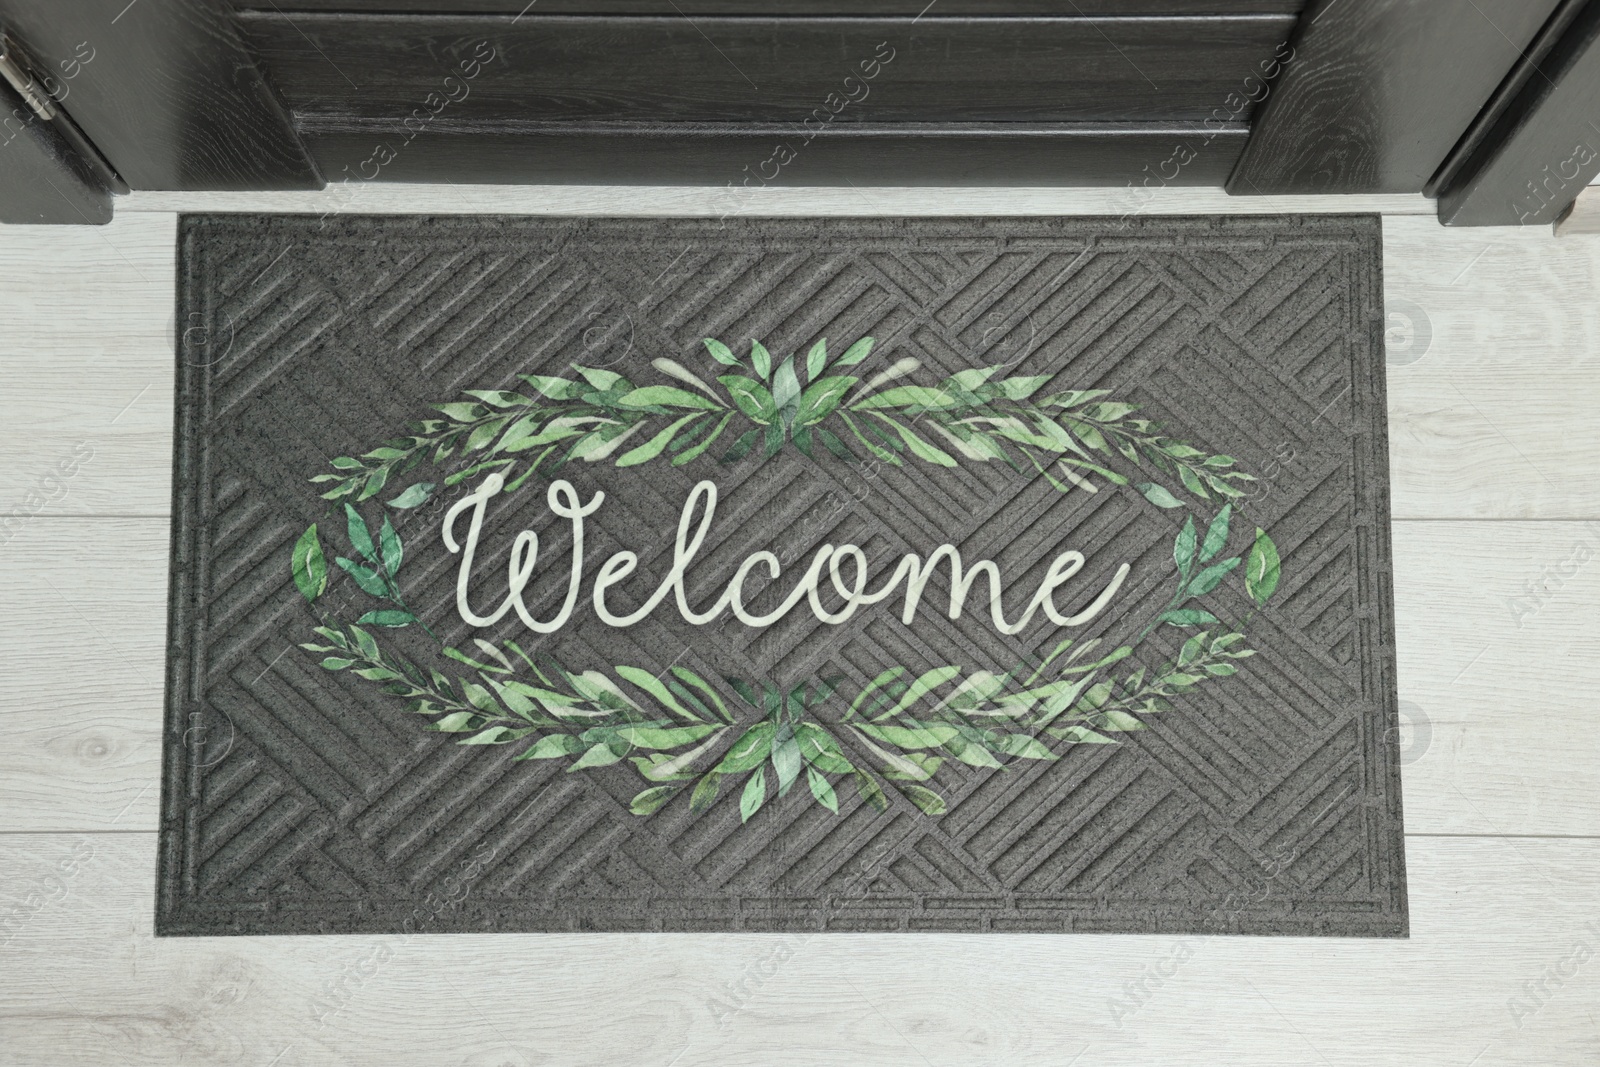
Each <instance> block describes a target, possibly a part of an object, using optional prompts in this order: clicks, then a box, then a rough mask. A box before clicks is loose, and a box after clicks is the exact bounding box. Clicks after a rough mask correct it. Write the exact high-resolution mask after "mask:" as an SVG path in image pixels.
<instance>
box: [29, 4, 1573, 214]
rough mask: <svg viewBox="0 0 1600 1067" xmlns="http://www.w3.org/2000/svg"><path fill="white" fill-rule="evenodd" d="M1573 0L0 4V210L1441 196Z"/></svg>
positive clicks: (1474, 167)
mask: <svg viewBox="0 0 1600 1067" xmlns="http://www.w3.org/2000/svg"><path fill="white" fill-rule="evenodd" d="M1597 5H1600V0H1589V2H1585V0H1429V2H1428V3H1426V4H1422V3H1416V2H1412V0H1332V2H1328V0H1314V2H1313V3H1312V5H1311V6H1310V7H1305V6H1304V4H1303V0H932V2H929V0H791V2H789V3H782V4H780V3H771V2H761V0H532V2H530V0H132V2H130V0H0V23H3V28H4V30H5V32H6V33H7V35H8V37H9V38H10V41H11V44H10V45H9V47H8V55H12V56H15V57H16V61H17V66H18V68H19V69H20V70H21V71H22V73H21V74H20V75H19V76H20V77H21V78H23V79H24V80H26V79H28V78H30V77H31V78H32V79H34V85H33V89H34V91H35V93H36V94H37V93H41V92H42V94H43V95H44V96H45V97H47V98H48V99H47V100H46V101H45V104H46V110H53V111H54V112H56V114H55V115H53V116H47V115H45V114H43V113H42V112H41V111H39V110H38V109H30V108H29V106H28V104H27V101H26V99H25V96H26V86H24V89H25V93H24V95H18V94H17V93H16V92H14V91H13V90H12V88H11V87H9V86H6V85H0V97H4V100H3V101H0V102H4V103H5V105H6V107H7V108H8V109H9V111H10V114H11V116H12V117H11V120H10V122H9V124H8V125H7V131H8V132H10V133H11V135H12V136H11V139H10V140H9V141H7V142H6V148H7V149H8V151H6V152H0V218H4V219H7V220H9V221H104V219H105V218H108V217H109V213H110V209H111V203H112V194H113V192H115V191H118V190H120V189H122V188H124V187H127V188H132V189H180V190H181V189H295V188H307V189H313V188H319V187H321V186H323V185H324V184H326V183H329V182H367V181H434V182H444V181H448V182H456V183H462V182H496V183H545V182H592V183H603V184H627V183H636V184H660V183H694V184H710V185H716V186H725V187H729V188H731V189H734V190H741V189H748V188H755V187H759V186H764V185H771V184H787V185H817V184H844V183H854V184H858V185H864V184H879V185H907V184H999V185H1086V186H1117V187H1126V188H1131V189H1134V190H1139V189H1146V188H1156V187H1161V186H1168V185H1208V186H1217V185H1224V184H1226V185H1227V186H1228V188H1229V190H1230V191H1232V192H1235V193H1239V194H1244V195H1248V194H1252V193H1263V192H1335V193H1336V192H1374V191H1384V192H1403V191H1420V190H1422V189H1423V188H1424V187H1425V186H1426V187H1428V188H1429V189H1430V191H1433V190H1435V189H1436V188H1437V189H1439V190H1443V191H1444V192H1446V193H1447V194H1449V193H1451V192H1452V191H1455V192H1459V190H1460V188H1461V187H1462V183H1464V182H1469V181H1470V180H1471V179H1472V177H1473V176H1474V175H1475V174H1477V173H1479V172H1480V171H1481V170H1482V169H1483V168H1484V167H1486V166H1488V165H1489V162H1492V161H1493V160H1492V159H1491V158H1490V156H1486V155H1485V152H1486V151H1488V150H1487V149H1485V148H1484V145H1485V144H1488V145H1489V146H1490V148H1492V147H1494V145H1495V144H1498V142H1497V141H1494V138H1493V136H1491V135H1493V134H1494V131H1495V130H1496V129H1498V127H1495V126H1494V125H1493V124H1492V123H1489V122H1488V120H1487V119H1485V118H1484V115H1485V113H1486V112H1487V111H1489V110H1492V109H1493V108H1495V107H1499V108H1500V110H1501V111H1502V112H1504V113H1505V114H1510V115H1513V116H1516V115H1521V114H1523V113H1525V112H1527V111H1528V110H1529V107H1531V106H1533V105H1529V104H1528V103H1527V102H1525V101H1524V102H1522V103H1521V104H1518V105H1517V106H1515V107H1513V106H1512V104H1513V103H1515V102H1516V101H1515V100H1513V97H1514V95H1515V94H1514V92H1513V89H1512V88H1508V85H1509V84H1510V81H1511V80H1512V78H1513V73H1514V70H1515V69H1516V68H1518V66H1519V64H1520V65H1521V66H1522V67H1524V68H1528V69H1529V70H1539V69H1540V68H1539V67H1538V63H1539V62H1540V57H1541V56H1543V55H1545V54H1546V53H1545V52H1542V51H1540V49H1541V48H1542V47H1543V46H1542V45H1541V44H1540V42H1541V41H1545V40H1547V39H1548V40H1550V41H1556V42H1559V41H1561V40H1563V39H1566V31H1567V29H1568V28H1570V26H1573V25H1577V22H1575V21H1574V19H1575V13H1576V12H1578V11H1579V10H1580V9H1583V10H1589V9H1594V8H1596V7H1597ZM1469 8H1470V9H1471V10H1470V12H1469V10H1468V9H1469ZM1474 13H1475V14H1474ZM1469 16H1470V17H1469ZM1580 21H1581V20H1580ZM1584 25H1587V23H1585V24H1584ZM1551 47H1552V48H1553V47H1554V46H1553V45H1552V46H1551ZM1580 58H1581V50H1580ZM1567 63H1568V66H1569V67H1571V66H1581V65H1582V64H1581V63H1577V62H1575V61H1571V60H1570V57H1569V60H1568V61H1567ZM13 80H14V81H15V76H14V77H13ZM1501 119H1502V125H1504V124H1505V123H1506V122H1510V121H1511V120H1510V119H1506V118H1505V116H1504V114H1502V115H1501ZM1472 138H1476V141H1474V142H1473V143H1474V145H1475V146H1476V147H1475V151H1476V152H1477V154H1476V155H1473V154H1471V153H1467V152H1465V150H1464V149H1463V148H1462V147H1461V146H1462V145H1463V144H1464V143H1465V142H1466V141H1468V140H1471V139H1472ZM1486 138H1487V140H1486ZM1490 155H1491V156H1492V153H1490ZM1597 160H1600V156H1597ZM1447 162H1449V163H1450V165H1451V167H1453V168H1454V169H1453V170H1451V171H1450V173H1449V174H1448V175H1446V176H1445V177H1447V178H1448V182H1446V181H1443V180H1442V179H1441V178H1440V175H1441V173H1442V170H1441V168H1444V166H1445V164H1446V163H1447ZM1500 165H1501V167H1502V169H1505V161H1504V160H1503V159H1502V160H1500ZM1512 169H1514V168H1512ZM1595 169H1597V170H1600V162H1597V163H1596V168H1595ZM1430 183H1431V184H1430ZM1451 183H1453V184H1451ZM1457 199H1458V200H1459V199H1461V198H1460V197H1459V196H1458V197H1457ZM1480 199H1481V198H1480ZM1452 202H1454V201H1452ZM1461 214H1463V215H1464V216H1466V215H1470V214H1471V212H1461ZM1461 221H1469V219H1468V218H1466V217H1463V219H1462V220H1461Z"/></svg>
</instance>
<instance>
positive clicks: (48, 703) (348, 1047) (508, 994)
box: [0, 186, 1600, 1067]
mask: <svg viewBox="0 0 1600 1067" xmlns="http://www.w3.org/2000/svg"><path fill="white" fill-rule="evenodd" d="M723 199H725V198H723ZM721 202H722V201H721V200H719V199H718V198H717V197H715V196H714V195H713V194H710V193H708V192H705V191H699V190H683V189H676V190H666V189H663V190H639V189H628V190H617V189H493V188H481V187H480V188H471V189H469V188H455V187H449V188H436V187H421V186H418V187H403V186H388V187H380V186H372V187H367V188H362V189H359V190H356V191H355V192H354V193H353V194H346V193H345V192H343V191H338V190H336V191H334V192H329V193H323V194H292V195H244V194H237V195H235V194H226V195H225V194H189V195H177V194H136V195H134V196H133V197H130V198H126V199H124V200H122V201H120V202H119V205H118V212H117V219H116V221H115V222H114V223H113V224H112V225H110V226H108V227H105V228H98V229H96V228H89V227H59V228H45V227H5V228H3V229H0V292H3V306H4V308H5V309H6V314H5V316H4V319H3V321H0V604H3V605H4V613H3V615H0V1063H3V1064H8V1065H9V1064H25V1065H30V1067H31V1065H40V1064H70V1065H74V1067H87V1065H97V1064H107V1065H117V1067H122V1065H127V1064H196V1065H208V1067H209V1065H218V1064H250V1065H259V1067H292V1065H298V1064H374V1065H385V1067H387V1065H409V1064H419V1065H436V1064H471V1065H482V1067H500V1065H508V1064H509V1065H516V1067H524V1065H535V1064H539V1065H544V1064H551V1065H555V1064H580V1063H581V1064H607V1065H610V1064H629V1065H633V1064H640V1065H646V1064H656V1065H663V1067H664V1065H668V1064H680V1065H684V1067H689V1065H694V1064H713V1063H714V1064H736V1065H757V1064H767V1063H780V1062H781V1063H785V1064H793V1065H804V1064H845V1063H851V1064H853V1063H871V1064H873V1065H900V1064H905V1065H911V1067H922V1065H927V1067H932V1065H940V1067H943V1065H946V1064H948V1065H952V1067H954V1065H967V1064H978V1063H996V1064H1006V1065H1013V1064H1051V1065H1060V1067H1064V1065H1066V1064H1070V1063H1077V1064H1080V1065H1083V1067H1088V1065H1098V1064H1138V1065H1148V1064H1161V1065H1176V1064H1219V1065H1227V1067H1236V1065H1248V1064H1273V1065H1277V1064H1306V1065H1310V1067H1325V1065H1334V1064H1339V1065H1342V1064H1353V1065H1354V1064H1359V1065H1362V1067H1366V1065H1370V1064H1380V1063H1395V1064H1406V1065H1408V1067H1409V1065H1421V1064H1452V1065H1461V1067H1467V1065H1471V1064H1475V1065H1479V1067H1492V1065H1497V1064H1530V1065H1538V1067H1552V1065H1557V1064H1583V1065H1588V1067H1593V1065H1596V1064H1600V958H1597V957H1600V699H1597V696H1596V693H1597V691H1600V562H1595V557H1597V556H1600V418H1597V415H1596V413H1597V412H1600V236H1578V237H1569V238H1563V239H1559V240H1557V239H1555V238H1553V237H1552V236H1551V235H1550V231H1549V230H1547V229H1542V228H1541V229H1529V230H1527V231H1508V230H1445V229H1442V228H1440V227H1439V226H1438V225H1437V224H1436V223H1435V222H1434V220H1433V218H1432V216H1431V211H1430V209H1431V205H1430V204H1428V203H1427V202H1425V201H1423V200H1421V199H1420V198H1411V197H1388V198H1349V199H1345V200H1341V201H1337V202H1335V201H1326V200H1324V201H1316V200H1310V201H1305V202H1300V201H1296V200H1291V199H1278V198H1273V199H1266V200H1250V199H1241V200H1230V199H1228V198H1226V197H1224V196H1222V195H1221V194H1220V193H1211V192H1197V193H1171V194H1167V195H1163V196H1161V197H1160V198H1158V199H1156V200H1155V201H1153V202H1152V203H1151V204H1149V205H1146V206H1145V208H1144V210H1146V211H1160V212H1164V213H1175V212H1203V211H1230V210H1231V211H1261V210H1340V211H1349V210H1367V211H1373V210H1378V211H1384V212H1385V213H1386V217H1385V225H1384V243H1385V255H1384V268H1385V288H1386V292H1387V296H1388V300H1389V303H1390V308H1391V311H1399V312H1400V313H1401V314H1400V315H1396V316H1394V317H1392V319H1391V324H1392V326H1393V331H1392V343H1393V347H1392V349H1391V360H1392V362H1391V365H1390V367H1389V416H1390V449H1391V455H1392V461H1393V468H1394V469H1393V500H1394V515H1395V518H1396V522H1395V527H1394V540H1395V556H1396V571H1397V573H1396V590H1397V592H1396V600H1397V614H1398V620H1399V656H1400V695H1401V698H1402V701H1403V702H1404V704H1403V707H1404V709H1405V711H1406V713H1407V716H1408V718H1409V719H1410V721H1411V722H1412V724H1413V725H1412V727H1411V730H1410V732H1409V736H1408V739H1407V740H1406V742H1405V745H1406V747H1405V757H1404V758H1405V760H1406V764H1405V770H1404V775H1405V820H1406V829H1407V831H1408V835H1407V865H1408V867H1409V870H1410V893H1411V909H1412V912H1411V914H1412V919H1411V928H1412V936H1411V938H1410V940H1408V941H1355V940H1289V939H1279V940H1274V939H1250V938H1213V939H1207V938H1176V937H1161V936H1157V937H1133V936H1066V937H1062V936H1015V935H1011V936H1000V935H989V936H941V935H918V936H906V935H894V936H841V935H835V936H814V937H805V936H777V935H774V936H767V935H726V936H687V935H587V936H566V935H531V936H515V935H503V936H458V937H414V938H410V939H408V938H405V937H299V938H291V937H274V938H254V939H240V938H233V939H226V938H224V939H164V940H161V941H156V940H155V939H153V938H152V936H151V916H152V910H153V901H152V895H153V889H154V884H155V847H156V835H155V828H156V819H157V795H158V792H159V789H158V784H157V782H158V774H159V768H160V757H161V753H160V744H159V730H160V721H161V700H162V692H161V680H162V657H163V643H164V634H163V630H164V622H165V590H166V548H167V512H168V503H169V496H170V490H169V484H168V470H169V461H170V449H171V437H170V434H171V422H172V414H171V412H172V380H173V379H172V367H171V364H172V332H173V322H172V317H173V310H172V309H173V274H174V255H173V235H174V221H175V216H174V214H173V212H175V211H178V210H213V209H214V210H264V209H265V210H310V211H316V212H321V211H324V210H328V209H330V208H332V209H337V210H363V211H365V210H388V211H408V210H409V211H516V212H554V213H563V214H575V213H585V212H587V213H613V214H616V213H626V214H650V213H656V214H693V213H706V212H707V211H713V212H714V211H715V210H717V208H718V207H719V205H720V204H721ZM1130 206H1132V205H1131V204H1130V202H1129V200H1128V198H1127V197H1126V196H1125V195H1122V194H1115V193H1099V192H1083V191H1080V192H1071V191H1044V190H989V191H974V190H968V191H954V190H944V191H940V190H852V189H844V190H826V191H824V190H811V191H805V190H799V191H790V192H787V193H781V194H777V195H775V196H772V197H763V198H762V199H760V200H758V201H752V203H751V204H750V205H749V206H747V208H746V210H747V211H750V212H762V213H786V214H795V213H847V214H864V213H909V214H923V213H925V214H933V213H937V214H962V213H990V214H1030V213H1052V214H1074V213H1109V214H1121V213H1123V212H1125V211H1127V210H1129V208H1130Z"/></svg>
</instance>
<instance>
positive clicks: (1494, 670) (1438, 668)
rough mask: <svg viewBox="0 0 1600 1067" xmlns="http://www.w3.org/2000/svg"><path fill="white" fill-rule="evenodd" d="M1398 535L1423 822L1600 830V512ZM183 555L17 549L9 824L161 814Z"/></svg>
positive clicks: (12, 586) (49, 544)
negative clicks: (168, 672)
mask: <svg viewBox="0 0 1600 1067" xmlns="http://www.w3.org/2000/svg"><path fill="white" fill-rule="evenodd" d="M1394 546H1395V574H1396V581H1395V602H1396V606H1395V610H1396V631H1397V632H1396V637H1397V642H1396V644H1397V647H1398V650H1399V653H1398V665H1399V679H1400V695H1401V699H1402V702H1403V703H1402V710H1403V711H1404V712H1405V714H1406V717H1407V725H1406V726H1405V728H1404V729H1403V730H1402V732H1401V734H1400V736H1399V737H1398V738H1396V739H1395V740H1396V744H1397V745H1398V746H1399V748H1400V752H1401V758H1402V760H1403V764H1404V770H1403V784H1404V790H1405V824H1406V829H1407V831H1409V832H1412V833H1469V834H1498V833H1517V834H1529V833H1533V834H1594V835H1600V706H1596V705H1595V703H1594V702H1593V701H1590V700H1588V699H1586V698H1584V697H1583V696H1582V694H1584V693H1586V692H1587V691H1588V689H1589V677H1590V675H1591V673H1592V671H1593V665H1594V664H1595V663H1597V662H1600V613H1596V612H1595V611H1594V605H1595V603H1597V602H1600V560H1597V557H1600V522H1597V523H1559V522H1494V523H1485V522H1404V521H1403V522H1399V523H1397V524H1396V525H1395V532H1394ZM1290 562H1291V565H1292V560H1291V561H1290ZM166 564H167V525H166V520H164V519H68V518H40V519H36V520H34V522H33V523H32V524H30V525H29V526H28V527H27V528H26V529H25V530H24V531H22V533H21V534H20V535H19V536H18V537H17V538H16V539H15V540H14V541H13V542H12V544H11V545H10V546H8V548H7V551H5V552H4V553H0V598H3V602H4V603H7V604H10V605H13V611H12V614H11V616H10V617H9V618H10V621H9V623H8V625H6V626H5V627H4V628H3V629H0V690H3V691H5V692H7V693H9V694H11V697H12V699H10V700H8V701H6V702H5V703H4V704H3V705H0V831H6V830H30V831H39V830H49V831H65V830H100V829H106V828H110V827H115V828H119V829H140V830H147V829H152V828H154V827H155V825H156V801H157V792H158V791H157V788H156V782H157V781H158V775H159V769H160V760H161V753H160V744H159V737H160V728H161V727H160V724H161V706H162V704H161V700H162V663H163V661H164V645H163V634H164V632H165V624H166Z"/></svg>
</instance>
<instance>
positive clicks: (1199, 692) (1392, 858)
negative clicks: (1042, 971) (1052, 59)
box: [156, 216, 1406, 936]
mask: <svg viewBox="0 0 1600 1067" xmlns="http://www.w3.org/2000/svg"><path fill="white" fill-rule="evenodd" d="M179 246H180V247H179V295H178V303H179V306H178V322H179V323H180V324H181V327H182V328H181V329H180V331H179V342H178V353H177V356H178V390H177V398H178V399H177V433H176V445H175V471H174V507H173V549H172V585H171V612H170V623H169V635H168V640H169V646H170V657H169V659H170V668H169V675H168V681H167V685H168V697H167V721H166V726H165V736H164V743H165V779H164V797H163V823H162V848H161V863H160V871H159V883H160V884H159V893H158V898H157V916H156V928H157V931H158V932H159V933H164V934H225V933H245V934H262V933H307V932H357V931H410V930H425V931H446V930H501V931H512V930H596V931H601V930H674V931H695V930H705V931H717V930H779V929H828V930H858V931H859V930H906V931H916V930H941V931H966V930H971V931H980V930H992V931H1141V932H1157V931H1161V932H1177V931H1198V932H1216V933H1227V932H1235V933H1260V934H1332V935H1363V936H1403V935H1404V934H1405V932H1406V903H1405V900H1406V897H1405V873H1404V856H1403V848H1402V838H1401V811H1400V790H1399V772H1398V764H1397V746H1396V743H1395V742H1396V740H1397V737H1396V734H1397V718H1396V698H1395V677H1394V656H1393V649H1392V640H1393V609H1392V605H1391V595H1390V581H1391V575H1390V557H1389V528H1388V467H1387V452H1386V441H1385V428H1384V390H1383V364H1382V361H1381V353H1382V307H1381V305H1382V297H1381V293H1382V286H1381V279H1380V229H1379V222H1378V220H1377V219H1376V218H1373V217H1316V218H1311V217H1295V218H1249V219H1234V218H1210V219H1170V218H1168V219H1123V220H1117V219H938V220H896V219H887V220H886V219H872V220H843V219H841V220H715V219H674V220H669V219H579V220H570V219H568V220H563V219H529V218H463V217H454V218H424V217H407V218H377V217H360V218H340V217H327V218H320V219H319V218H315V217H294V216H189V217H185V218H183V219H182V221H181V223H180V227H179ZM752 339H754V341H755V342H758V343H754V344H753V343H752ZM824 339H826V340H824ZM602 494H603V495H602ZM941 546H944V547H941ZM984 561H992V563H987V562H984ZM958 574H959V575H960V578H959V579H957V578H956V577H955V576H956V575H958ZM919 590H920V592H919Z"/></svg>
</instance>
